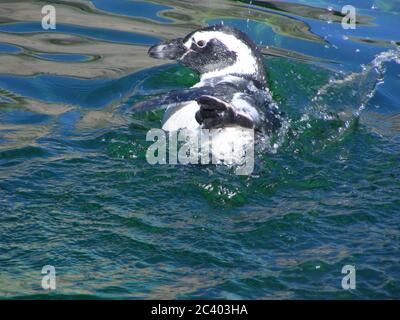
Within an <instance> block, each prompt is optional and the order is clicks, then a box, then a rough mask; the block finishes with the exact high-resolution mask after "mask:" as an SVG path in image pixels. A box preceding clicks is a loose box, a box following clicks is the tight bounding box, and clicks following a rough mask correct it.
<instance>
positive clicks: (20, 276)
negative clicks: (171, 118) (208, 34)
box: [0, 0, 400, 299]
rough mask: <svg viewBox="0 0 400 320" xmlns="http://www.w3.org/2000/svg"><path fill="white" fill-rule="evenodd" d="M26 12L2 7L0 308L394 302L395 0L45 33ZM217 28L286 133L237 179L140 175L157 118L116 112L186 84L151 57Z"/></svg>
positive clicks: (65, 8) (120, 4) (398, 139)
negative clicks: (2, 304) (231, 35)
mask: <svg viewBox="0 0 400 320" xmlns="http://www.w3.org/2000/svg"><path fill="white" fill-rule="evenodd" d="M345 4H352V5H354V6H355V7H356V9H357V28H356V29H355V30H351V29H350V30H344V29H343V28H342V26H341V23H340V22H341V20H342V17H341V14H340V11H341V8H342V6H343V5H345ZM42 5H43V3H42V2H39V1H19V2H14V1H1V2H0V18H1V19H0V21H1V23H0V297H2V298H12V297H14V298H15V297H17V298H52V297H53V298H65V299H69V298H129V299H135V298H140V299H151V298H160V299H167V298H172V299H176V298H177V299H183V298H184V299H193V298H223V299H237V298H244V299H287V298H289V299H306V298H311V299H373V298H383V299H394V298H397V299H398V298H400V267H399V266H400V263H399V262H400V255H399V248H400V229H399V225H400V216H399V215H400V178H399V177H400V166H399V157H400V92H399V85H400V64H399V63H400V53H399V50H398V49H397V46H398V45H399V41H400V35H399V32H398V30H399V28H400V17H399V16H400V2H399V1H394V0H392V1H391V0H376V1H372V0H371V1H365V0H362V1H361V0H358V1H345V2H343V1H322V0H310V1H308V0H307V1H301V0H298V1H228V0H218V1H202V2H199V1H197V2H195V3H188V2H187V1H161V0H160V1H152V2H146V1H122V0H118V1H116V0H114V1H104V0H100V1H70V2H63V3H61V2H60V3H57V4H55V7H56V10H57V29H56V30H51V31H44V30H42V29H41V22H40V20H39V19H40V17H41V7H42ZM38 17H39V18H38ZM222 21H223V23H224V24H226V25H233V26H236V27H238V28H240V29H242V30H243V31H245V32H246V33H247V34H248V35H249V36H250V37H251V38H252V39H253V40H254V41H255V42H256V43H258V44H259V45H260V48H262V51H263V53H264V54H265V67H266V70H267V73H268V77H269V85H270V88H271V91H272V94H273V96H274V99H275V100H276V101H277V102H278V104H279V106H280V108H281V110H282V111H283V112H285V117H286V119H287V126H288V128H289V129H288V131H287V132H283V133H281V135H280V136H279V137H278V139H277V140H276V143H277V145H276V148H272V149H270V148H266V149H265V150H264V151H263V152H258V153H257V155H256V166H255V170H254V172H253V174H252V175H250V176H236V175H234V174H232V173H230V172H227V170H224V169H223V168H221V167H213V166H183V165H178V166H173V165H150V164H148V163H147V161H146V158H145V154H146V150H147V147H148V146H149V145H150V144H151V143H149V142H146V132H147V131H148V130H149V129H151V128H159V127H160V126H161V117H162V114H161V113H159V112H152V113H147V114H135V113H132V111H131V110H132V108H131V107H132V105H134V103H135V102H137V101H141V100H143V99H146V98H147V97H150V96H154V95H161V94H162V93H164V92H168V91H170V90H173V89H177V88H184V87H189V86H191V85H193V84H194V83H195V82H196V81H197V80H198V79H197V76H196V75H195V74H193V73H192V72H191V71H190V70H188V69H185V68H184V67H181V66H178V65H176V64H162V63H165V62H164V61H160V60H154V59H151V58H149V57H147V55H146V52H147V49H148V46H149V45H152V44H155V43H158V42H159V41H161V40H162V39H170V38H173V37H177V36H183V35H185V34H187V33H189V32H190V31H192V30H194V29H196V28H199V27H200V26H203V25H207V24H213V23H220V22H222ZM45 265H52V266H54V267H55V268H56V277H57V278H56V280H57V289H56V290H54V291H46V290H43V289H42V287H41V281H42V276H43V275H42V274H41V270H42V267H43V266H45ZM345 265H353V266H355V268H356V289H354V290H344V289H342V286H341V282H342V277H343V276H344V275H343V274H342V273H341V270H342V268H343V266H345Z"/></svg>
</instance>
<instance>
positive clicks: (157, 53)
mask: <svg viewBox="0 0 400 320" xmlns="http://www.w3.org/2000/svg"><path fill="white" fill-rule="evenodd" d="M186 51H187V48H186V47H185V46H184V45H183V39H182V38H177V39H173V40H168V41H164V42H162V43H160V44H156V45H154V46H152V47H151V48H150V49H149V51H148V53H147V54H148V55H149V56H150V57H152V58H156V59H169V60H178V59H179V58H180V57H181V56H182V55H183V54H184V53H185V52H186Z"/></svg>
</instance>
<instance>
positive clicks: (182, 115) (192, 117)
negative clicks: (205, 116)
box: [162, 100, 200, 131]
mask: <svg viewBox="0 0 400 320" xmlns="http://www.w3.org/2000/svg"><path fill="white" fill-rule="evenodd" d="M170 108H171V110H168V109H170ZM168 109H167V111H170V112H171V113H170V114H168V115H169V116H168V117H167V118H166V117H164V120H163V126H162V129H163V130H165V131H178V130H179V129H185V128H186V129H189V130H197V129H200V125H199V123H198V122H197V121H196V112H197V111H199V109H200V106H199V105H198V104H197V102H196V101H194V100H193V101H188V102H185V103H184V104H182V105H179V106H170V107H168ZM174 109H176V110H174Z"/></svg>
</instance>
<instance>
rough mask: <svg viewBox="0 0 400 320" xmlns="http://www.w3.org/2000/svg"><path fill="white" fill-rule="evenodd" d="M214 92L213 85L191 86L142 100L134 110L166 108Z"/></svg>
mask: <svg viewBox="0 0 400 320" xmlns="http://www.w3.org/2000/svg"><path fill="white" fill-rule="evenodd" d="M212 92H213V88H212V87H211V86H206V87H199V88H189V89H181V90H174V91H171V92H169V93H167V94H166V95H163V96H162V97H156V98H151V99H149V100H145V101H141V102H138V103H136V104H135V105H134V106H133V107H132V110H133V111H151V110H157V109H165V108H166V107H168V106H170V105H176V104H181V103H185V102H188V101H193V100H197V99H198V98H200V97H201V96H203V95H207V94H210V93H212Z"/></svg>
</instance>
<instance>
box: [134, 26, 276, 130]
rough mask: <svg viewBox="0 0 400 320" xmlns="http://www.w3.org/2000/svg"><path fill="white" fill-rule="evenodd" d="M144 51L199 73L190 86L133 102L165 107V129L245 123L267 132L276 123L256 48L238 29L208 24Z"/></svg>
mask: <svg viewBox="0 0 400 320" xmlns="http://www.w3.org/2000/svg"><path fill="white" fill-rule="evenodd" d="M148 55H149V56H150V57H152V58H156V59H167V60H175V61H177V62H178V63H180V64H182V65H184V66H186V67H188V68H190V69H192V70H193V71H194V72H196V73H198V74H199V79H200V81H199V82H198V83H196V84H195V85H194V86H193V87H191V88H187V89H182V90H175V91H171V92H169V93H167V94H165V95H163V96H162V97H159V98H153V99H150V100H147V101H143V102H140V103H138V104H137V105H136V107H135V109H136V110H150V109H155V108H165V109H166V110H165V113H164V117H163V121H162V129H164V130H165V131H178V130H180V129H189V130H198V129H220V130H221V131H223V129H225V128H246V129H254V130H255V132H258V133H264V134H271V133H273V132H274V131H276V130H277V129H279V127H280V126H281V116H280V112H279V110H278V106H277V104H276V103H275V102H274V101H273V99H272V97H271V94H270V93H269V89H268V86H267V76H266V73H265V69H264V64H263V58H262V54H261V53H260V51H259V50H258V48H257V46H256V45H255V44H254V42H253V41H252V40H251V39H250V38H249V37H248V36H247V35H246V34H245V33H243V32H241V31H240V30H238V29H236V28H233V27H230V26H225V25H222V24H221V25H213V26H208V27H205V28H202V29H199V30H196V31H193V32H191V33H189V34H188V35H187V36H185V37H183V38H177V39H173V40H167V41H164V42H162V43H160V44H157V45H154V46H152V47H150V49H149V51H148ZM228 131H229V134H231V132H232V130H227V132H228Z"/></svg>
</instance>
